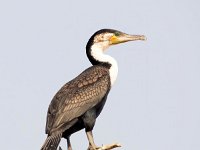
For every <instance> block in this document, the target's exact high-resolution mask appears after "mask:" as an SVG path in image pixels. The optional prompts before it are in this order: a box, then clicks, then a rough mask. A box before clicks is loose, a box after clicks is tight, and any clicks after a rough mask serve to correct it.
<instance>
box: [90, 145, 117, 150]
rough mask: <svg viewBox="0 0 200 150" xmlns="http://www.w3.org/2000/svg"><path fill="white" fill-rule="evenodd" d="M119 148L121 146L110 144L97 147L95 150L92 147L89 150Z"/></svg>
mask: <svg viewBox="0 0 200 150" xmlns="http://www.w3.org/2000/svg"><path fill="white" fill-rule="evenodd" d="M117 147H121V144H119V143H113V144H109V145H103V146H101V147H95V149H94V148H93V147H92V146H89V147H88V150H111V149H114V148H117Z"/></svg>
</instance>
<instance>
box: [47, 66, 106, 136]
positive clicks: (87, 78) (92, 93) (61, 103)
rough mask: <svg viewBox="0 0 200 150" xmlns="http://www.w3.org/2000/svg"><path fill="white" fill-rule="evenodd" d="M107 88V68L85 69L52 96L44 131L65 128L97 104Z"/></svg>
mask: <svg viewBox="0 0 200 150" xmlns="http://www.w3.org/2000/svg"><path fill="white" fill-rule="evenodd" d="M109 90H110V76H109V70H108V69H107V68H105V67H100V66H95V67H94V66H93V67H90V68H88V69H86V70H85V71H84V72H83V73H81V74H80V75H79V76H78V77H76V78H75V79H73V80H71V81H70V82H68V83H67V84H65V85H64V86H63V87H62V88H61V89H60V90H59V91H58V92H57V94H56V95H55V96H54V98H53V100H52V101H51V104H50V105H49V109H48V113H47V123H46V133H47V134H51V133H52V132H54V131H58V130H59V131H60V130H62V131H61V132H63V130H66V128H67V126H69V125H70V124H72V125H73V124H74V120H75V119H77V117H79V116H81V115H83V114H84V113H85V112H86V111H87V110H88V109H90V108H92V107H94V106H95V105H96V104H98V103H99V102H100V101H101V100H102V98H103V97H104V96H105V95H106V93H107V92H108V91H109ZM69 127H70V126H69ZM69 127H68V128H69Z"/></svg>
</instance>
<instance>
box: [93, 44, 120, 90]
mask: <svg viewBox="0 0 200 150" xmlns="http://www.w3.org/2000/svg"><path fill="white" fill-rule="evenodd" d="M107 48H108V43H106V42H105V43H104V42H101V43H95V44H94V45H92V47H91V55H92V56H93V57H94V58H95V59H96V60H98V61H100V62H108V63H109V64H111V67H110V69H109V73H110V80H111V86H113V84H114V82H115V81H116V79H117V74H118V65H117V61H116V60H115V59H114V58H113V57H111V56H109V55H106V54H104V51H105V49H107Z"/></svg>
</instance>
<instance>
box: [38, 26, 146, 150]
mask: <svg viewBox="0 0 200 150" xmlns="http://www.w3.org/2000/svg"><path fill="white" fill-rule="evenodd" d="M135 40H145V36H143V35H128V34H125V33H123V32H120V31H117V30H113V29H102V30H99V31H97V32H96V33H94V34H93V35H92V37H91V38H90V39H89V41H88V43H87V46H86V54H87V57H88V59H89V60H90V62H91V63H92V66H91V67H89V68H88V69H86V70H85V71H83V72H82V73H81V74H80V75H78V76H77V77H76V78H74V79H73V80H71V81H69V82H68V83H66V84H65V85H64V86H63V87H62V88H61V89H60V90H59V91H58V92H57V93H56V95H55V96H54V97H53V99H52V101H51V103H50V105H49V109H48V113H47V122H46V134H48V136H47V139H46V141H45V143H44V145H43V146H42V148H41V150H56V149H57V147H58V145H59V143H60V140H61V138H62V137H64V138H66V139H67V144H68V149H69V150H71V149H72V147H71V144H70V135H71V134H73V133H75V132H77V131H79V130H81V129H85V132H86V135H87V138H88V141H89V149H97V146H96V145H95V143H94V139H93V135H92V129H93V127H94V125H95V121H96V118H97V117H98V116H99V114H100V112H101V111H102V109H103V107H104V104H105V102H106V99H107V95H108V93H109V91H110V89H111V87H112V85H113V84H114V82H115V80H116V78H117V73H118V66H117V62H116V60H115V59H114V58H112V57H111V56H109V55H106V54H104V52H105V50H106V49H107V48H108V47H109V46H111V45H115V44H119V43H123V42H128V41H135Z"/></svg>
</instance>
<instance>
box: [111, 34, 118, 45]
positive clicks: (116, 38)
mask: <svg viewBox="0 0 200 150" xmlns="http://www.w3.org/2000/svg"><path fill="white" fill-rule="evenodd" d="M110 43H111V44H118V43H120V41H119V39H118V37H117V36H115V35H113V36H112V37H111V38H110Z"/></svg>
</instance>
